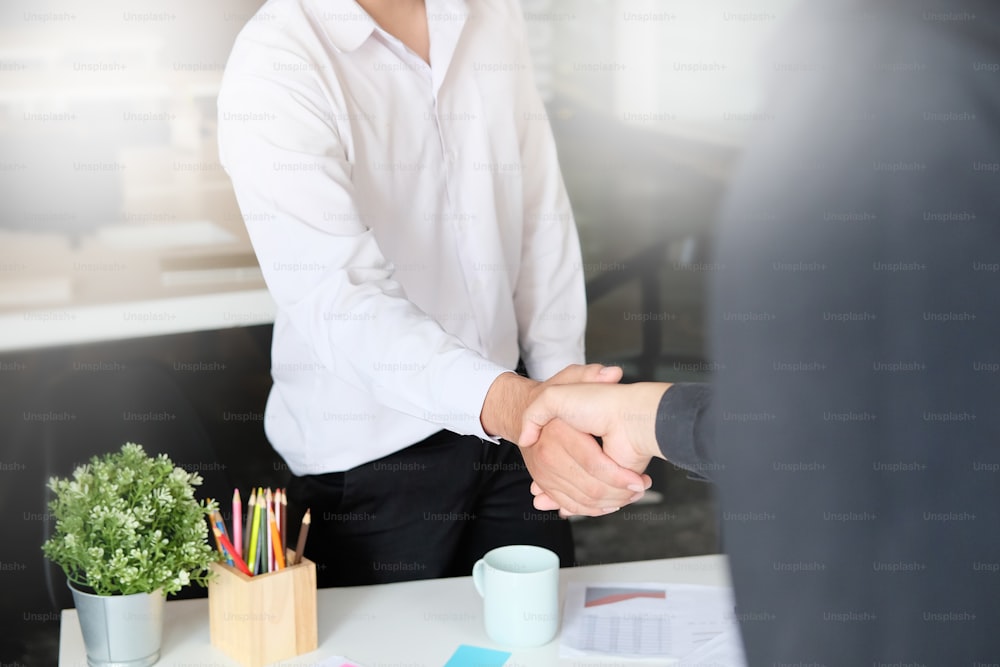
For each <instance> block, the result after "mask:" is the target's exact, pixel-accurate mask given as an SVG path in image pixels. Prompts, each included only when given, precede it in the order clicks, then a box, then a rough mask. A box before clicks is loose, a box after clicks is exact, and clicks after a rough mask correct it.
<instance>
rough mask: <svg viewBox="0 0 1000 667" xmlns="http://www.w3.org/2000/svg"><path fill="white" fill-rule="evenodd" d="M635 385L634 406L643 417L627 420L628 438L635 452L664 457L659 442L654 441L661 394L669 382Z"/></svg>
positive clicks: (665, 390) (652, 456)
mask: <svg viewBox="0 0 1000 667" xmlns="http://www.w3.org/2000/svg"><path fill="white" fill-rule="evenodd" d="M633 386H634V387H636V390H637V393H638V396H636V397H635V399H636V400H635V401H634V406H635V409H636V410H637V413H636V414H637V416H638V415H642V416H643V418H636V419H631V420H629V422H628V423H629V426H630V429H631V432H630V433H629V440H631V442H632V446H633V447H634V448H635V450H636V453H638V454H640V455H641V456H648V457H650V458H661V459H662V458H664V456H663V452H662V450H661V449H660V445H659V443H658V442H657V441H656V424H657V422H658V420H659V414H658V411H659V407H660V401H662V400H663V394H664V393H666V392H667V391H668V390H669V389H670V386H671V385H670V383H663V382H641V383H637V384H635V385H633Z"/></svg>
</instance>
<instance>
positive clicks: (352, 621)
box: [59, 555, 730, 667]
mask: <svg viewBox="0 0 1000 667" xmlns="http://www.w3.org/2000/svg"><path fill="white" fill-rule="evenodd" d="M569 581H582V582H590V581H622V582H625V581H630V582H645V581H655V582H663V583H686V584H708V585H717V586H729V585H730V581H729V571H728V568H727V567H726V559H725V556H721V555H714V556H697V557H694V558H672V559H663V560H651V561H640V562H632V563H614V564H609V565H594V566H587V567H576V568H568V569H564V570H562V572H561V573H560V599H561V600H562V599H563V596H564V594H565V588H566V583H567V582H569ZM317 614H318V623H319V648H318V650H316V651H315V652H312V653H307V654H305V655H302V656H299V657H297V658H293V659H291V660H287V661H284V662H281V663H276V664H279V665H288V666H291V665H295V666H296V667H308V666H309V665H313V664H315V663H318V662H320V661H321V660H322V659H323V658H324V657H326V656H333V655H342V656H345V657H347V658H350V659H351V660H354V661H357V662H358V663H360V664H361V665H364V667H378V666H380V665H383V666H384V665H394V666H398V667H404V666H405V667H424V666H426V667H440V666H441V665H444V664H445V662H447V660H448V658H449V657H450V656H451V654H452V653H453V652H454V650H455V649H456V648H457V647H458V646H459V645H460V644H471V645H474V646H481V647H486V648H496V649H502V650H509V649H504V647H501V646H497V645H496V644H494V643H493V642H491V641H490V640H489V638H488V637H487V636H486V632H485V630H484V629H483V622H482V601H481V599H480V597H479V595H478V594H477V593H476V590H475V588H474V587H473V585H472V579H471V577H459V578H454V579H436V580H426V581H412V582H405V583H399V584H386V585H381V586H359V587H355V588H327V589H322V590H320V591H319V592H318V596H317ZM558 656H559V638H558V637H557V638H556V639H555V640H553V641H552V642H550V643H549V644H547V645H545V646H542V647H540V648H535V649H527V650H517V651H514V652H513V655H512V656H511V658H510V659H509V660H508V662H507V665H506V667H532V666H535V665H537V666H539V667H552V666H553V665H559V664H565V665H588V664H595V665H596V664H601V665H605V666H607V665H609V664H612V663H609V662H608V661H609V660H612V659H611V658H604V659H603V660H601V659H598V660H595V661H592V662H591V661H586V660H581V659H573V660H572V661H569V660H566V661H562V662H560V661H559V657H558ZM86 664H87V660H86V655H85V652H84V648H83V639H82V637H81V634H80V624H79V622H78V621H77V617H76V610H74V609H67V610H64V611H63V612H62V621H61V628H60V641H59V665H60V666H61V667H86ZM613 664H615V665H625V664H640V665H651V664H660V663H657V662H651V661H648V660H647V661H638V662H636V661H622V660H620V659H614V660H613ZM179 665H185V666H187V667H193V666H195V665H197V666H198V667H239V665H238V663H236V662H235V661H233V660H231V659H230V658H228V657H227V656H226V655H225V654H223V653H222V652H221V651H219V650H217V649H216V648H215V647H213V646H212V645H211V642H210V639H209V632H208V600H206V599H199V600H178V601H173V602H168V603H167V604H166V608H165V611H164V629H163V649H162V654H161V657H160V661H159V662H158V663H157V667H170V666H179Z"/></svg>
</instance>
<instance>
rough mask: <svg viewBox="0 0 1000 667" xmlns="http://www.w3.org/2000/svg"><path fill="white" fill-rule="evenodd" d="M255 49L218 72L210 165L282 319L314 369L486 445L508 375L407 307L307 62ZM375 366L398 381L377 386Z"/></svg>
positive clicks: (411, 306)
mask: <svg viewBox="0 0 1000 667" xmlns="http://www.w3.org/2000/svg"><path fill="white" fill-rule="evenodd" d="M253 47H254V48H253V49H252V50H247V51H252V53H250V54H248V53H244V54H242V56H240V55H239V54H236V53H234V56H233V58H231V60H230V66H229V67H228V68H227V70H228V71H227V73H226V76H225V78H224V82H223V87H222V90H221V92H220V96H219V100H218V107H219V155H220V160H221V162H222V164H223V166H224V167H225V169H226V171H227V173H228V174H229V176H230V178H231V180H232V183H233V187H234V190H235V192H236V197H237V200H238V203H239V206H240V209H241V212H242V214H243V217H244V219H245V221H246V227H247V230H248V232H249V235H250V239H251V242H252V243H253V247H254V250H255V252H256V254H257V257H258V260H259V262H260V267H261V270H262V272H263V275H264V279H265V281H266V283H267V286H268V289H269V290H270V292H271V294H272V296H273V297H274V300H275V302H276V303H277V305H278V308H279V310H280V311H281V315H282V316H283V317H284V318H286V319H287V323H288V324H289V325H290V326H291V327H294V329H295V330H297V332H298V334H299V335H300V336H301V338H302V339H303V340H304V341H306V344H307V345H308V346H309V348H310V350H311V352H312V353H313V354H315V356H316V358H317V360H318V362H319V363H322V364H323V366H324V367H326V368H327V369H329V370H330V371H332V372H334V373H336V374H337V376H338V377H339V378H341V379H343V380H344V381H345V382H347V383H349V384H351V385H353V386H355V387H357V388H358V389H359V390H361V391H365V392H368V393H369V394H370V395H371V396H373V397H374V399H375V400H377V401H378V402H380V403H382V404H383V405H386V406H388V407H390V408H393V409H395V410H398V411H400V412H403V413H405V414H409V415H412V416H415V417H418V418H421V419H428V417H427V415H434V417H433V421H434V423H436V424H438V425H439V426H441V427H442V428H446V429H449V430H451V431H455V432H457V433H462V434H470V435H477V436H479V437H481V438H488V436H487V434H486V433H485V432H484V431H483V429H482V424H481V422H480V413H481V410H482V404H483V401H484V399H485V396H486V393H487V391H488V389H489V387H490V385H491V384H492V383H493V381H494V380H495V379H496V377H497V376H498V375H499V374H500V373H502V372H504V371H505V370H506V369H504V368H503V367H501V366H499V365H497V364H494V363H492V362H490V361H488V360H486V359H484V358H483V357H482V356H481V355H480V354H478V353H477V352H475V351H473V350H470V349H468V348H467V347H465V346H464V345H463V344H462V342H461V341H459V339H458V338H456V337H455V336H452V335H450V334H449V333H447V332H445V331H444V330H443V329H442V328H441V327H440V326H439V324H438V323H437V322H436V321H435V320H434V319H433V318H431V317H430V316H429V315H427V314H426V313H424V312H423V311H421V310H420V309H419V308H418V307H417V306H416V305H414V304H413V303H412V302H411V301H409V300H408V299H407V296H406V294H405V293H404V291H403V288H402V287H401V286H400V284H399V283H398V282H397V281H395V280H394V279H393V276H392V274H393V270H392V266H391V264H390V263H389V262H388V261H387V260H386V258H385V257H384V256H383V253H382V251H381V250H380V249H379V246H378V244H377V242H376V240H375V237H374V235H373V233H372V231H371V229H369V228H368V227H367V226H366V225H365V224H364V221H363V220H362V219H361V215H360V214H359V211H358V207H357V205H356V199H355V192H354V190H353V184H352V181H351V169H352V165H351V163H350V162H349V161H348V159H347V155H346V152H345V150H344V147H343V144H342V143H341V140H340V137H339V136H338V131H337V128H336V124H335V122H333V120H331V119H334V118H335V115H334V110H332V109H331V108H330V107H331V102H330V101H329V100H328V99H327V98H326V97H325V96H324V94H323V92H322V91H321V90H320V87H319V85H318V83H317V82H315V81H314V80H313V79H312V78H311V77H310V74H309V70H310V68H309V67H308V63H305V62H304V61H302V60H299V56H296V55H293V54H290V53H289V52H288V51H287V50H279V49H277V48H269V47H267V46H264V45H258V44H254V45H253ZM241 57H242V62H240V61H239V58H241ZM234 58H235V59H237V60H238V62H239V65H240V66H237V67H234V66H233V59H234ZM247 61H250V62H249V63H248V62H247ZM275 63H281V64H283V65H287V66H284V67H281V68H278V67H275ZM279 70H280V71H281V74H280V76H279V75H277V74H274V73H273V72H277V71H279ZM346 313H350V314H351V315H352V317H350V318H345V317H343V314H346ZM376 367H379V368H393V369H394V370H398V372H394V373H392V378H391V379H390V380H386V379H385V378H384V376H385V374H384V373H382V374H379V373H376V372H373V369H374V368H376Z"/></svg>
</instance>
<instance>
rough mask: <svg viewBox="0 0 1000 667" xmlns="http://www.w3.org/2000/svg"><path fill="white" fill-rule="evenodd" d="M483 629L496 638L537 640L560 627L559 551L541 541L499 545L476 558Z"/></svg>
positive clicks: (525, 643) (520, 643) (515, 643)
mask: <svg viewBox="0 0 1000 667" xmlns="http://www.w3.org/2000/svg"><path fill="white" fill-rule="evenodd" d="M472 581H473V583H474V584H475V585H476V590H477V591H479V594H480V595H481V596H482V597H483V621H484V623H485V625H486V634H487V635H489V637H490V639H492V640H493V641H495V642H496V643H498V644H503V645H505V646H512V647H525V648H526V647H531V646H541V645H542V644H547V643H549V642H550V641H552V638H553V637H555V636H556V631H557V630H558V629H559V556H557V555H556V554H555V553H553V552H552V551H549V550H548V549H544V548H542V547H534V546H528V545H523V544H515V545H512V546H507V547H498V548H496V549H493V550H492V551H489V552H488V553H487V554H486V555H485V556H483V557H482V558H481V559H479V560H478V561H476V564H475V565H474V566H473V567H472Z"/></svg>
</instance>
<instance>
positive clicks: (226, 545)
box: [212, 526, 253, 576]
mask: <svg viewBox="0 0 1000 667" xmlns="http://www.w3.org/2000/svg"><path fill="white" fill-rule="evenodd" d="M212 530H213V532H215V539H216V540H218V541H219V545H220V546H221V547H222V549H223V550H224V551H227V552H228V553H229V557H230V558H231V559H232V561H233V563H234V564H235V565H236V567H237V568H238V569H239V571H240V572H242V573H243V574H245V575H247V576H253V575H252V574H250V569H249V568H248V567H247V564H246V563H244V562H243V559H242V558H239V557H238V556H236V557H234V554H235V553H236V549H234V548H233V543H232V542H230V541H229V538H228V537H226V536H225V535H223V534H222V532H221V531H220V530H219V529H218V528H216V527H215V526H212Z"/></svg>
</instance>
